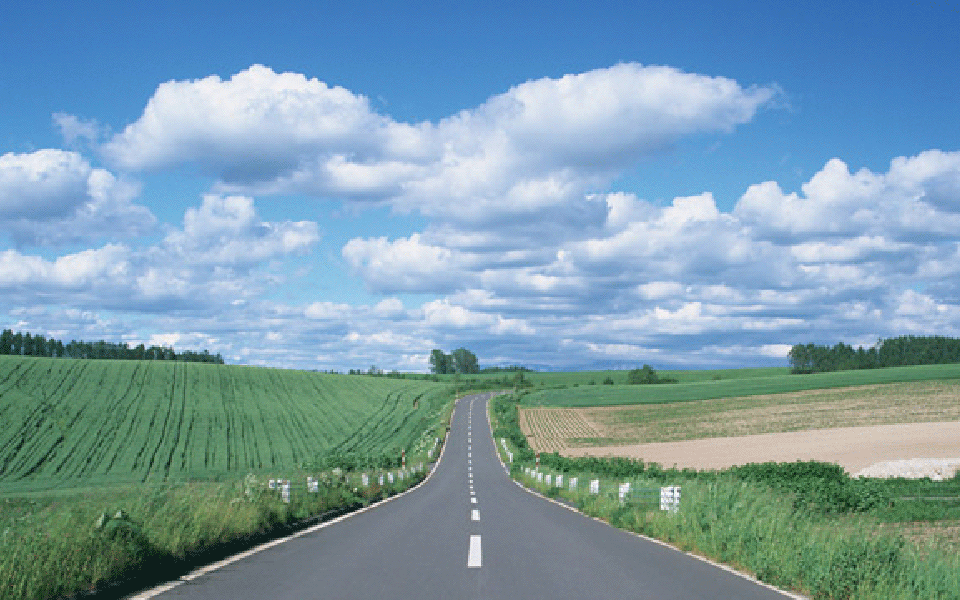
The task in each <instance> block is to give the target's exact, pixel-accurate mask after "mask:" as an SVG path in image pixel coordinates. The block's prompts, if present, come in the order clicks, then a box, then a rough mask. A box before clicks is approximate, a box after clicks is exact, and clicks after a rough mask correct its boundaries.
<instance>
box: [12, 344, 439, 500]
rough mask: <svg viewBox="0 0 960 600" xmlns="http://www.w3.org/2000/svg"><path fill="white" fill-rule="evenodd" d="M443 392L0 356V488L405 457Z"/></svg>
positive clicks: (405, 384)
mask: <svg viewBox="0 0 960 600" xmlns="http://www.w3.org/2000/svg"><path fill="white" fill-rule="evenodd" d="M450 399H451V396H450V393H449V389H448V386H446V385H439V384H436V383H432V382H426V381H415V380H414V381H408V380H397V379H388V378H376V377H361V376H346V375H326V374H319V373H312V372H305V371H292V370H279V369H264V368H255V367H239V366H223V365H210V364H202V363H182V362H162V361H109V360H101V361H83V360H70V359H50V358H22V357H9V356H2V357H0V414H2V415H3V420H4V427H3V428H2V430H0V494H3V493H15V494H23V493H25V492H31V491H41V490H52V489H63V488H66V489H71V488H82V487H85V486H88V485H114V484H119V483H133V482H144V481H157V480H167V479H216V478H218V477H227V478H230V477H235V476H237V475H239V476H241V477H242V476H243V474H245V473H246V472H248V471H253V472H269V471H270V470H271V469H293V468H297V467H298V466H299V465H301V464H303V463H310V462H312V461H315V460H316V459H317V457H318V456H322V455H325V454H329V453H333V452H336V453H354V454H361V455H362V454H370V455H374V454H380V453H388V454H391V453H392V454H396V455H397V456H399V453H400V451H401V450H405V451H406V452H407V453H408V454H411V455H412V454H414V453H416V452H417V451H418V450H422V449H423V448H424V447H425V445H426V437H427V435H426V432H427V430H430V429H433V428H435V427H436V425H437V423H438V421H439V413H440V411H441V410H442V409H443V408H444V406H445V405H446V404H448V403H449V401H450ZM429 441H430V443H432V442H433V438H432V437H430V440H429Z"/></svg>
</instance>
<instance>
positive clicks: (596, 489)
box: [590, 479, 600, 495]
mask: <svg viewBox="0 0 960 600" xmlns="http://www.w3.org/2000/svg"><path fill="white" fill-rule="evenodd" d="M590 493H591V494H594V495H596V494H599V493H600V480H599V479H591V480H590Z"/></svg>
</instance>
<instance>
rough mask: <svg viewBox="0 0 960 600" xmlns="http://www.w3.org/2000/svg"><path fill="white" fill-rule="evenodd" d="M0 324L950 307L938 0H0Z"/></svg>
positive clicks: (744, 318) (817, 331)
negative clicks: (457, 0)
mask: <svg viewBox="0 0 960 600" xmlns="http://www.w3.org/2000/svg"><path fill="white" fill-rule="evenodd" d="M0 23H2V24H0V34H2V35H0V53H2V56H3V58H4V59H3V61H0V81H2V82H3V85H0V232H2V235H0V325H3V326H4V327H12V328H14V329H22V330H29V331H33V332H43V333H46V334H48V335H53V336H56V337H62V338H66V339H73V338H77V339H80V338H83V339H100V338H105V339H109V340H114V341H127V342H128V343H131V344H136V343H140V342H145V343H164V344H173V345H174V346H175V347H183V348H188V347H189V348H208V349H210V350H212V351H215V352H221V353H223V354H224V356H225V357H226V358H227V359H228V360H229V361H231V362H240V363H250V364H266V365H273V366H285V367H286V366H289V367H303V368H318V369H341V370H343V369H347V368H352V367H364V368H365V367H366V366H369V365H370V364H377V365H379V366H381V367H383V368H386V369H392V368H396V369H400V370H414V371H416V370H425V369H426V368H427V356H428V355H429V351H430V349H431V348H434V347H440V348H444V349H446V350H448V351H449V350H452V349H454V348H456V347H459V346H461V345H463V346H466V347H468V348H471V349H473V350H474V351H475V352H476V353H477V354H478V356H479V357H480V359H481V362H482V363H484V364H516V363H519V364H527V365H531V366H536V367H540V368H557V369H569V368H595V367H604V366H613V367H628V366H633V365H635V364H638V363H645V362H646V363H650V364H653V365H654V366H657V367H660V368H668V367H713V366H753V365H770V364H785V359H784V354H785V347H788V346H789V345H791V344H793V343H797V342H807V341H815V342H819V343H835V342H837V341H841V340H843V341H846V342H848V343H854V344H866V345H869V344H870V343H872V341H875V340H876V339H877V337H887V336H893V335H901V334H924V335H925V334H942V335H960V288H958V286H957V284H956V283H955V281H957V279H958V277H957V276H958V275H960V244H958V240H960V238H958V236H957V234H956V233H955V232H956V231H958V229H957V228H956V227H955V226H960V135H958V132H960V111H958V110H957V104H958V102H957V101H958V96H960V59H958V58H957V57H958V56H960V37H958V36H957V35H956V31H958V30H960V4H958V3H957V2H949V1H943V2H902V3H884V4H880V5H871V6H865V5H860V4H853V3H822V4H817V5H814V4H809V3H807V4H803V5H795V3H785V2H784V3H781V2H756V3H754V2H729V3H724V4H723V5H722V6H719V7H718V6H716V5H714V4H713V3H706V2H680V3H669V6H661V5H659V4H658V5H644V4H642V3H606V4H604V5H602V6H594V5H591V6H589V7H587V5H585V4H583V3H572V2H551V3H525V4H524V6H523V7H516V6H514V5H513V3H509V4H508V3H486V4H482V5H462V6H461V5H451V4H449V3H442V4H441V3H435V4H431V3H421V4H418V5H417V6H416V7H415V8H413V7H410V6H407V5H403V4H399V3H398V4H388V3H383V2H377V3H368V4H362V3H352V4H350V5H349V6H348V5H343V4H329V3H286V4H285V5H284V7H281V8H276V7H272V6H268V5H263V4H262V3H257V4H253V3H251V4H249V5H247V4H243V3H236V2H233V3H225V2H223V3H221V2H208V3H204V5H203V7H202V8H198V7H196V6H194V5H193V4H192V3H189V4H188V3H167V4H164V5H162V8H161V7H160V6H157V5H154V4H148V3H130V2H125V3H119V2H116V3H114V2H105V3H97V4H96V5H95V6H81V5H77V6H71V7H64V6H61V5H59V4H50V5H49V6H47V7H44V6H43V3H40V4H37V3H22V2H12V3H7V4H6V5H5V8H4V9H3V14H2V15H0Z"/></svg>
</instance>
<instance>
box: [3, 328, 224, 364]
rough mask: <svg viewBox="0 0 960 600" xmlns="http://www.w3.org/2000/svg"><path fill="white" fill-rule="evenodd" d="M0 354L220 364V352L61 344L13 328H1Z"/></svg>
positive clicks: (118, 345) (112, 344)
mask: <svg viewBox="0 0 960 600" xmlns="http://www.w3.org/2000/svg"><path fill="white" fill-rule="evenodd" d="M0 355H12V356H39V357H47V358H79V359H113V360H178V361H182V362H202V363H212V364H218V365H222V364H224V361H223V356H221V355H220V354H219V353H218V354H210V353H209V352H208V351H206V350H203V351H202V352H194V351H192V350H181V351H180V352H176V351H174V349H173V348H166V347H163V346H150V347H147V346H145V345H144V344H138V345H137V346H134V347H132V348H131V347H130V346H128V345H127V344H126V343H121V344H117V343H114V342H107V341H104V340H99V341H96V342H84V341H83V340H80V341H76V340H71V341H70V342H68V343H66V344H64V343H63V342H62V341H61V340H58V339H55V338H47V337H45V336H43V335H40V334H31V333H29V332H27V333H23V332H20V331H18V332H16V333H14V332H13V331H12V330H10V329H4V330H3V331H2V332H0Z"/></svg>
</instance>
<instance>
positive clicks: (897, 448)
mask: <svg viewBox="0 0 960 600" xmlns="http://www.w3.org/2000/svg"><path fill="white" fill-rule="evenodd" d="M563 454H565V455H567V456H626V457H630V458H638V459H643V460H644V461H646V462H657V463H660V464H662V465H664V466H668V467H670V466H674V465H676V466H677V467H681V468H682V467H693V468H696V469H722V468H725V467H729V466H732V465H742V464H746V463H751V462H766V461H774V462H793V461H796V460H819V461H824V462H831V463H836V464H839V465H840V466H842V467H843V468H844V469H846V470H847V471H848V472H849V473H851V474H852V473H856V472H858V471H860V470H861V469H864V468H866V467H869V466H870V465H873V464H874V463H877V462H882V461H891V460H900V459H905V458H915V457H942V456H957V455H960V422H956V421H951V422H943V423H905V424H898V425H874V426H870V427H839V428H834V429H816V430H811V431H789V432H785V433H763V434H759V435H750V436H743V437H729V438H707V439H699V440H685V441H682V442H660V443H650V444H632V445H625V446H595V447H581V448H568V449H566V450H564V452H563Z"/></svg>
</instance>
